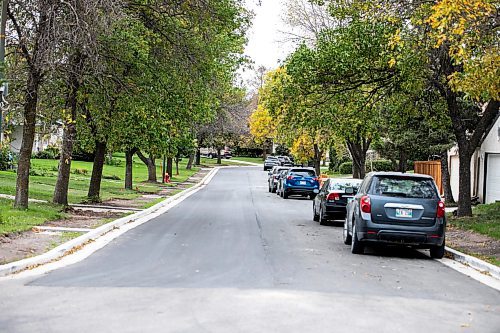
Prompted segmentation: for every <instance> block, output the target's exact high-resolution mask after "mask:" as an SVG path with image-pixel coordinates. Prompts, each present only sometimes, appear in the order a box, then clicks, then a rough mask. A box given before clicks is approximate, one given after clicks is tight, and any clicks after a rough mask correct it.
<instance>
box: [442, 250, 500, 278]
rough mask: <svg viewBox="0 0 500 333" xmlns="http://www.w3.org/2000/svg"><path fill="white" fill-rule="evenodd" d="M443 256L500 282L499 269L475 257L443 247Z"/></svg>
mask: <svg viewBox="0 0 500 333" xmlns="http://www.w3.org/2000/svg"><path fill="white" fill-rule="evenodd" d="M445 251H446V253H445V255H448V256H449V257H451V259H453V260H455V261H458V262H459V263H462V264H464V265H468V266H470V267H472V268H474V269H475V270H477V271H479V272H480V273H483V274H486V275H490V276H491V277H493V278H495V279H497V280H500V267H497V266H495V265H492V264H490V263H487V262H486V261H484V260H481V259H478V258H476V257H473V256H470V255H468V254H465V253H462V252H460V251H457V250H455V249H452V248H449V247H447V246H446V247H445Z"/></svg>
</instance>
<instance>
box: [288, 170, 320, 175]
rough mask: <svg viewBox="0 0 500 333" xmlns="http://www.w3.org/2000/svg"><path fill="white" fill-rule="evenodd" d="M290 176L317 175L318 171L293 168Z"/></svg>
mask: <svg viewBox="0 0 500 333" xmlns="http://www.w3.org/2000/svg"><path fill="white" fill-rule="evenodd" d="M290 176H297V177H315V176H316V173H315V172H314V171H313V170H292V171H290Z"/></svg>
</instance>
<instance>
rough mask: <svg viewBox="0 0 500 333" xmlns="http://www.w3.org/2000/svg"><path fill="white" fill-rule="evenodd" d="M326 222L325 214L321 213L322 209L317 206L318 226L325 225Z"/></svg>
mask: <svg viewBox="0 0 500 333" xmlns="http://www.w3.org/2000/svg"><path fill="white" fill-rule="evenodd" d="M327 222H328V220H327V218H326V215H325V213H323V209H321V206H319V224H321V225H326V224H327Z"/></svg>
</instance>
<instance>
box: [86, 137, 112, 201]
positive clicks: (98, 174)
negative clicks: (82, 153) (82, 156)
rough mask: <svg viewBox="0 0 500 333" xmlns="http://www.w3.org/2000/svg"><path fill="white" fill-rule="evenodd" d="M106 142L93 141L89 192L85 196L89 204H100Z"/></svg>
mask: <svg viewBox="0 0 500 333" xmlns="http://www.w3.org/2000/svg"><path fill="white" fill-rule="evenodd" d="M106 148H107V143H106V141H100V140H96V141H95V155H94V164H93V166H92V176H91V177H90V185H89V192H88V194H87V197H88V200H89V201H90V202H100V196H101V180H102V170H103V168H104V160H105V158H106Z"/></svg>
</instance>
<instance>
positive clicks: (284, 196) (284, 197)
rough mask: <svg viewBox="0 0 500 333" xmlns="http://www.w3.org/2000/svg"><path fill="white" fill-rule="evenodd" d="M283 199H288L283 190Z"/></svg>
mask: <svg viewBox="0 0 500 333" xmlns="http://www.w3.org/2000/svg"><path fill="white" fill-rule="evenodd" d="M283 199H288V193H287V192H286V191H283Z"/></svg>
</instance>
